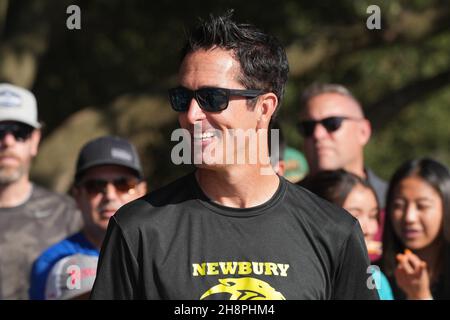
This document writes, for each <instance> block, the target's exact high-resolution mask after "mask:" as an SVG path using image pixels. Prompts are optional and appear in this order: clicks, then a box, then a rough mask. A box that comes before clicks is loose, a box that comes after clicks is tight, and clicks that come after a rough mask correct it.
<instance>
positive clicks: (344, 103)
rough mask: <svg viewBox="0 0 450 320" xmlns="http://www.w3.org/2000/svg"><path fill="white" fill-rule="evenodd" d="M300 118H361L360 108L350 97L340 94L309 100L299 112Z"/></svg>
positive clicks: (322, 95)
mask: <svg viewBox="0 0 450 320" xmlns="http://www.w3.org/2000/svg"><path fill="white" fill-rule="evenodd" d="M301 115H302V116H309V117H314V118H317V117H320V118H323V117H328V116H349V117H358V118H362V117H363V116H364V115H363V112H362V109H361V106H360V105H359V103H358V102H357V101H355V100H354V99H353V98H352V97H349V96H346V95H343V94H340V93H322V94H319V95H317V96H315V97H313V98H311V99H310V100H309V101H308V103H307V105H306V106H304V108H303V109H302V112H301Z"/></svg>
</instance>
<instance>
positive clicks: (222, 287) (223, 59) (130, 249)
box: [91, 13, 377, 300]
mask: <svg viewBox="0 0 450 320" xmlns="http://www.w3.org/2000/svg"><path fill="white" fill-rule="evenodd" d="M288 69H289V68H288V62H287V58H286V53H285V51H284V49H283V47H282V46H281V44H280V43H279V42H278V40H277V39H275V38H274V37H272V36H269V35H267V34H265V33H263V32H262V31H261V30H259V29H257V28H256V27H254V26H252V25H249V24H237V23H236V22H234V21H232V20H231V13H229V14H227V15H226V16H222V17H214V16H211V17H210V18H209V19H208V20H206V21H202V22H201V23H200V24H199V25H198V26H197V28H196V29H194V30H193V32H192V33H191V35H190V38H189V39H188V41H187V44H186V46H185V48H184V50H183V52H182V61H181V66H180V69H179V78H178V81H179V85H178V87H176V88H174V89H172V90H170V91H169V97H170V102H171V106H172V108H173V109H174V110H175V111H177V112H178V120H179V123H180V125H181V127H182V128H183V129H185V130H186V131H187V132H188V133H190V136H191V145H193V146H194V150H195V146H196V144H198V146H197V147H198V154H197V153H195V151H194V153H195V155H194V158H195V157H196V156H200V157H199V158H201V159H204V158H205V157H206V156H207V155H208V154H207V153H208V149H210V150H211V149H212V148H211V147H219V148H220V147H221V146H223V145H229V144H228V143H229V142H230V140H229V138H230V137H231V138H233V137H234V136H233V135H232V134H231V132H233V130H234V131H237V130H238V129H241V130H248V131H249V132H253V133H255V134H256V135H259V134H261V135H262V137H263V138H264V133H266V136H265V140H263V141H262V143H261V144H260V145H258V147H259V148H260V150H262V154H263V157H264V158H263V159H259V158H258V159H259V160H258V162H256V163H251V162H244V163H238V162H233V163H228V162H225V161H220V160H223V159H222V158H221V155H220V152H218V153H214V154H212V157H213V158H214V159H213V160H215V161H211V162H209V163H208V162H206V161H205V162H200V163H198V164H197V165H196V170H195V171H193V172H192V173H190V174H188V175H186V176H184V177H182V178H180V179H178V180H176V181H175V182H173V183H171V184H169V185H168V186H166V187H164V188H162V189H159V190H157V191H155V192H152V193H150V194H149V195H147V196H146V197H143V198H141V199H139V200H136V201H133V202H131V203H129V204H127V205H126V206H124V207H123V208H122V209H120V210H119V212H118V213H117V214H116V215H115V216H114V217H113V218H112V219H111V221H110V224H109V227H108V233H107V236H106V238H105V243H104V245H103V247H102V252H101V255H100V260H99V265H98V273H97V278H96V280H95V284H94V288H93V290H92V294H91V298H92V299H188V300H192V299H195V300H198V299H230V300H242V299H266V300H274V299H279V300H283V299H333V298H334V299H351V298H360V299H372V298H376V297H377V294H376V291H373V290H371V289H369V288H367V285H366V283H367V278H368V275H367V273H366V270H367V266H368V259H367V253H366V251H365V246H364V240H363V236H362V232H361V229H360V228H359V226H358V223H357V221H356V220H355V219H354V218H352V217H351V216H350V215H349V214H345V212H344V211H343V210H342V212H341V211H340V209H337V208H335V207H332V206H331V205H330V204H328V203H327V202H325V201H323V200H320V199H319V198H318V197H315V196H314V195H311V194H310V193H308V192H307V191H305V190H304V189H302V188H301V187H298V186H296V185H294V184H292V183H290V182H288V181H287V180H285V179H284V178H282V177H279V176H278V175H276V173H275V172H274V170H273V168H272V167H271V165H270V162H269V161H268V160H269V152H268V141H267V129H268V128H269V123H270V121H271V118H272V116H273V115H274V113H275V111H276V109H277V108H278V106H279V104H280V103H281V100H282V96H283V93H284V86H285V83H286V80H287V76H288ZM215 150H217V149H215ZM226 151H230V152H234V153H239V152H244V153H245V154H246V155H248V156H249V155H250V154H249V153H250V152H252V151H251V146H250V145H249V144H248V143H245V144H243V145H241V146H240V147H236V149H235V150H229V149H227V150H226ZM254 152H257V151H256V150H255V151H254ZM222 156H223V155H222ZM261 169H266V170H263V171H262V170H261ZM358 228H359V229H358Z"/></svg>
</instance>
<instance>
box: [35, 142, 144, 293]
mask: <svg viewBox="0 0 450 320" xmlns="http://www.w3.org/2000/svg"><path fill="white" fill-rule="evenodd" d="M146 192H147V185H146V182H145V181H143V171H142V167H141V164H140V160H139V156H138V154H137V151H136V149H135V147H134V146H133V145H132V144H131V143H129V142H128V141H126V140H124V139H122V138H119V137H114V136H104V137H100V138H97V139H94V140H92V141H90V142H88V143H87V144H86V145H84V147H83V148H82V149H81V151H80V153H79V156H78V160H77V165H76V173H75V179H74V184H73V187H72V195H73V197H74V198H75V201H76V203H77V206H78V208H79V209H80V211H81V213H82V216H83V221H84V226H83V229H82V230H81V231H80V232H78V233H76V234H74V235H72V236H70V237H68V238H66V239H64V240H62V241H61V242H59V243H56V244H55V245H53V246H51V247H49V248H48V249H46V250H45V251H44V252H43V253H42V254H41V255H40V256H39V257H38V258H37V259H36V261H35V262H34V264H33V267H32V271H31V275H30V281H31V284H30V289H29V297H30V299H33V300H43V299H47V298H49V297H46V294H45V292H46V285H47V283H51V282H52V281H51V280H52V279H48V278H49V277H50V276H52V275H53V273H50V271H51V270H52V268H53V266H55V264H56V263H57V262H58V261H60V260H61V259H64V258H65V257H68V256H72V255H75V254H84V255H88V256H95V257H98V256H99V253H100V248H101V246H102V242H103V239H104V237H105V234H106V229H107V227H108V222H109V218H110V217H111V216H112V215H114V213H115V212H116V211H117V210H118V209H119V208H120V207H121V206H122V205H124V204H126V203H128V202H129V201H131V200H134V199H137V198H139V197H141V196H143V195H144V194H145V193H146ZM51 298H52V299H58V298H61V297H57V296H56V297H51Z"/></svg>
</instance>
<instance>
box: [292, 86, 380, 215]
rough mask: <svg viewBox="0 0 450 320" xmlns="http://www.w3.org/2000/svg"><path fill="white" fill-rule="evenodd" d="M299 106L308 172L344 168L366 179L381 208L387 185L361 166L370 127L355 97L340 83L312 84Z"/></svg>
mask: <svg viewBox="0 0 450 320" xmlns="http://www.w3.org/2000/svg"><path fill="white" fill-rule="evenodd" d="M301 106H302V109H301V112H300V122H299V124H298V129H299V132H300V133H301V134H302V135H303V137H304V149H305V155H306V158H307V160H308V165H309V169H310V174H311V175H313V174H315V173H316V172H318V171H322V170H337V169H345V170H347V171H349V172H352V173H353V174H356V175H358V176H360V177H362V178H365V179H368V181H369V183H370V184H371V185H372V186H373V187H374V189H375V190H376V192H377V197H378V201H379V203H380V204H381V205H382V207H384V203H385V196H386V191H387V184H386V182H385V181H383V180H382V179H380V178H379V177H377V176H376V175H375V174H374V172H373V171H372V170H370V169H369V168H367V167H365V166H364V146H365V145H366V144H367V143H368V142H369V139H370V135H371V126H370V122H369V120H367V119H366V118H365V116H364V112H363V109H362V107H361V105H360V104H359V102H358V101H357V100H356V98H355V97H354V96H353V95H352V94H351V92H350V91H349V90H348V89H347V88H345V87H344V86H342V85H338V84H320V83H315V84H312V85H311V86H310V87H308V88H307V89H306V90H305V91H304V92H303V95H302V99H301Z"/></svg>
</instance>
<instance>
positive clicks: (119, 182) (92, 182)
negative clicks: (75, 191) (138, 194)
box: [77, 177, 140, 196]
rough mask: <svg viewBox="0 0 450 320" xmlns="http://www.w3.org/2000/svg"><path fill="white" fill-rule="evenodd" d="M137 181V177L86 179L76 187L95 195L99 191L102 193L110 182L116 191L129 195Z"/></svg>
mask: <svg viewBox="0 0 450 320" xmlns="http://www.w3.org/2000/svg"><path fill="white" fill-rule="evenodd" d="M139 182H140V180H139V179H136V178H131V177H120V178H116V179H114V180H104V179H88V180H85V181H83V182H80V183H79V184H77V187H82V188H84V189H85V190H86V191H87V193H89V194H90V195H92V196H95V195H97V194H99V193H104V192H105V191H106V188H107V186H108V184H109V183H111V184H112V185H113V186H114V188H115V189H116V191H117V192H118V193H120V194H129V195H131V194H133V193H134V192H135V188H136V186H137V185H138V184H139Z"/></svg>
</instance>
